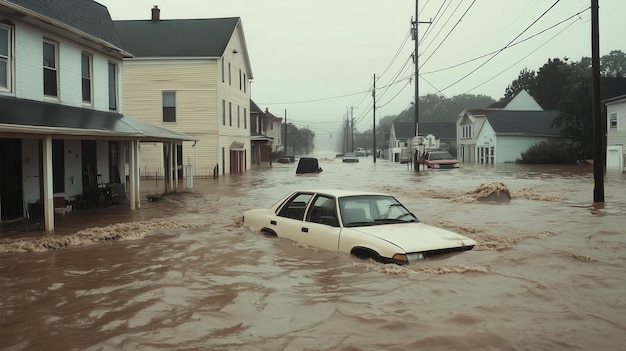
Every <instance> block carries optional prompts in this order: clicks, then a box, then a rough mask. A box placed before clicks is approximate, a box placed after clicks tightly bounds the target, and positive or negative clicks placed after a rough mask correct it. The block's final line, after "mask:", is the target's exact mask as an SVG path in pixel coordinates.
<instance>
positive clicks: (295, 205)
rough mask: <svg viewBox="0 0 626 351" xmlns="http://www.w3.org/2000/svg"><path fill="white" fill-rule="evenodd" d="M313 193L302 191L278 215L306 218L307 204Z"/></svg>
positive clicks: (299, 218)
mask: <svg viewBox="0 0 626 351" xmlns="http://www.w3.org/2000/svg"><path fill="white" fill-rule="evenodd" d="M312 197H313V194H306V193H300V194H297V195H295V196H294V197H292V198H291V199H290V200H289V201H288V202H287V203H286V204H285V205H284V206H283V207H282V208H281V209H280V211H279V212H278V216H280V217H287V218H293V219H298V220H301V221H302V220H304V212H305V210H306V206H307V204H308V203H309V201H310V200H311V198H312Z"/></svg>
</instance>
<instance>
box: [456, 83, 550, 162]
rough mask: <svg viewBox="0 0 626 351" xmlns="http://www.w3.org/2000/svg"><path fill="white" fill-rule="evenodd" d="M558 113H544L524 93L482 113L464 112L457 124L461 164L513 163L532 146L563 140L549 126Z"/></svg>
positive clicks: (477, 110)
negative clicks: (548, 141)
mask: <svg viewBox="0 0 626 351" xmlns="http://www.w3.org/2000/svg"><path fill="white" fill-rule="evenodd" d="M558 115H559V111H544V110H542V109H541V106H539V104H537V102H536V101H535V100H534V99H533V98H532V97H531V96H530V95H529V94H528V93H527V92H526V91H524V90H522V91H521V92H520V93H519V94H517V95H516V96H515V97H513V98H512V99H508V100H506V101H501V102H497V103H495V104H493V105H491V106H489V107H487V108H484V109H471V110H465V111H463V112H462V113H461V114H460V115H459V119H458V121H457V126H456V130H457V148H458V151H457V158H458V159H459V161H461V162H469V163H485V164H496V163H506V162H515V161H516V160H517V159H519V158H521V154H522V153H523V152H525V151H526V150H528V148H529V147H531V146H532V145H534V144H536V143H539V142H542V141H547V140H550V139H559V138H562V136H561V133H560V129H559V128H556V127H553V126H552V122H553V121H554V119H555V118H556V117H557V116H558Z"/></svg>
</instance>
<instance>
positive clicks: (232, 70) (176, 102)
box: [115, 6, 253, 179]
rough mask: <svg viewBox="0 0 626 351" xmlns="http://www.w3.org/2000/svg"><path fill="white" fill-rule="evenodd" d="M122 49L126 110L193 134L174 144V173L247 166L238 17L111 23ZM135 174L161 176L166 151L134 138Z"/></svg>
mask: <svg viewBox="0 0 626 351" xmlns="http://www.w3.org/2000/svg"><path fill="white" fill-rule="evenodd" d="M115 26H116V28H117V30H118V32H119V34H120V36H121V38H122V41H123V43H124V48H125V49H126V50H127V51H128V52H130V53H132V54H133V56H134V57H132V58H128V59H124V78H125V79H124V103H125V106H124V108H125V111H126V113H127V114H129V115H132V116H133V117H134V118H137V119H141V120H143V121H145V122H149V123H151V124H156V125H159V126H162V127H165V128H168V129H171V130H174V131H178V132H182V133H185V134H187V135H189V136H192V137H194V138H196V139H197V140H198V141H197V142H184V143H183V144H182V145H178V147H177V149H176V155H173V158H174V159H176V160H177V166H178V167H177V168H178V174H177V175H176V177H177V178H178V179H182V178H184V177H187V176H188V175H193V176H194V177H215V176H219V175H220V174H228V173H242V172H245V171H247V170H248V169H249V168H250V163H251V158H250V157H251V152H250V150H251V146H250V126H249V125H248V124H249V113H250V86H249V82H250V80H252V79H253V76H252V70H251V66H250V59H249V57H248V50H247V47H246V41H245V37H244V32H243V27H242V23H241V19H240V18H238V17H231V18H208V19H172V20H162V19H161V18H160V10H159V9H158V7H156V6H155V7H153V8H152V15H151V19H148V20H124V21H115ZM140 147H141V156H140V162H141V175H142V177H157V178H162V177H164V175H165V169H166V167H165V164H166V163H165V162H164V160H167V159H168V157H169V156H170V155H168V152H169V151H168V149H166V148H163V146H162V145H161V144H158V143H149V142H146V143H141V144H140Z"/></svg>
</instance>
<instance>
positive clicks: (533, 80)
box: [504, 68, 537, 99]
mask: <svg viewBox="0 0 626 351" xmlns="http://www.w3.org/2000/svg"><path fill="white" fill-rule="evenodd" d="M536 89H537V73H536V72H535V71H532V70H529V69H528V68H524V69H523V70H522V71H521V72H520V73H519V76H518V77H517V79H515V80H514V81H513V82H512V83H511V84H509V86H508V87H506V90H505V91H504V98H505V99H508V98H512V97H514V96H515V95H517V94H518V93H519V92H520V91H522V90H526V91H527V92H528V93H529V94H530V95H531V96H532V95H533V93H534V92H535V90H536Z"/></svg>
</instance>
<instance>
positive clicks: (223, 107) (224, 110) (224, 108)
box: [222, 99, 226, 126]
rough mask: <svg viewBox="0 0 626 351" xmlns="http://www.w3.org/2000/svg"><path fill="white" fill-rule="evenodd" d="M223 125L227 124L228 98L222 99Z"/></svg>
mask: <svg viewBox="0 0 626 351" xmlns="http://www.w3.org/2000/svg"><path fill="white" fill-rule="evenodd" d="M222 125H223V126H225V125H226V100H224V99H222Z"/></svg>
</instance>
